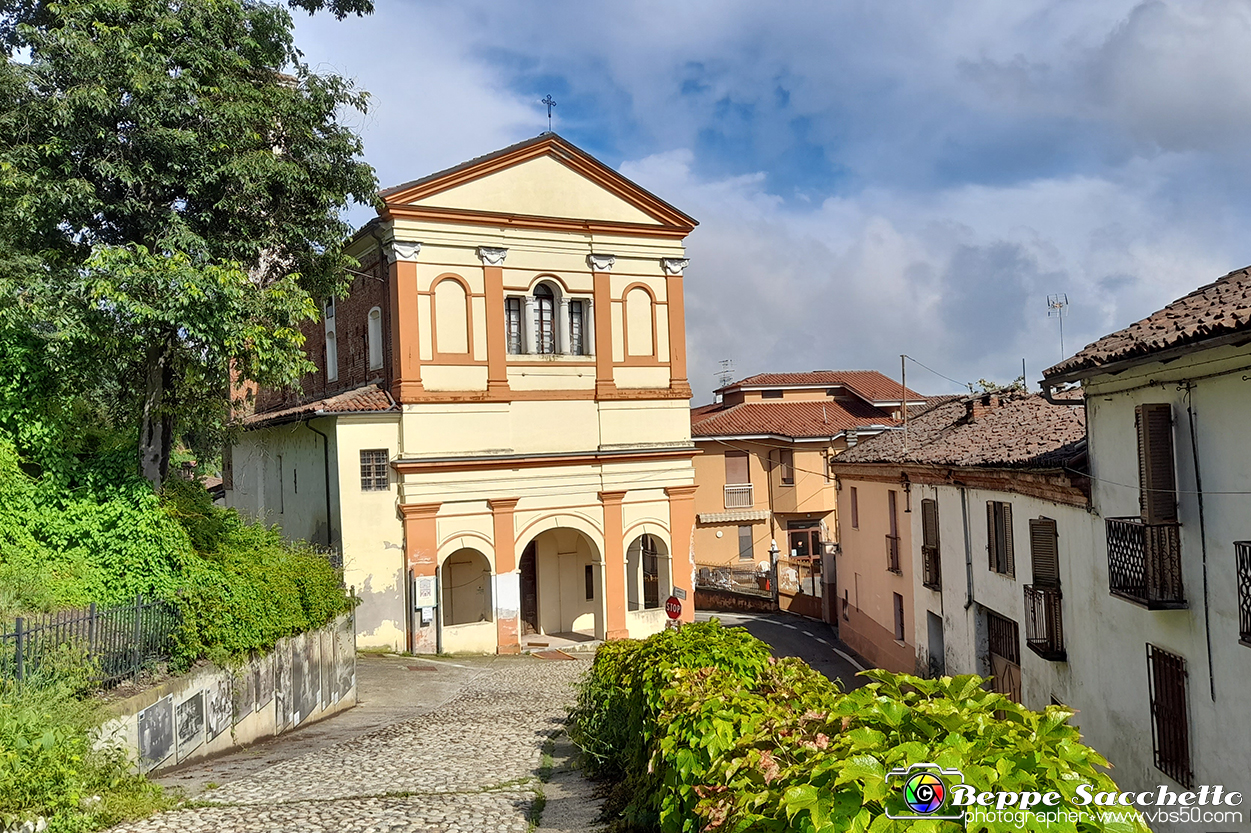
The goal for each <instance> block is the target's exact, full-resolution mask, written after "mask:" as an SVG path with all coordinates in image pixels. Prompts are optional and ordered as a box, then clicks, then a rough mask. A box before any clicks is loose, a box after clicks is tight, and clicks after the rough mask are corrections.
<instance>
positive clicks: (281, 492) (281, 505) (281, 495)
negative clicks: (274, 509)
mask: <svg viewBox="0 0 1251 833" xmlns="http://www.w3.org/2000/svg"><path fill="white" fill-rule="evenodd" d="M284 492H286V488H285V484H284V482H283V479H282V455H281V454H279V455H278V514H279V515H281V514H282V513H283V511H284V507H285V505H286V500H285V495H284Z"/></svg>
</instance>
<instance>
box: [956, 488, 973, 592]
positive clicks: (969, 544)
mask: <svg viewBox="0 0 1251 833" xmlns="http://www.w3.org/2000/svg"><path fill="white" fill-rule="evenodd" d="M958 488H959V489H960V516H961V518H962V519H963V520H964V577H965V582H966V584H967V587H966V591H965V597H964V609H965V610H968V609H969V608H971V607H972V606H973V539H972V537H970V533H969V493H968V491H967V490H966V489H965V487H963V486H959V487H958Z"/></svg>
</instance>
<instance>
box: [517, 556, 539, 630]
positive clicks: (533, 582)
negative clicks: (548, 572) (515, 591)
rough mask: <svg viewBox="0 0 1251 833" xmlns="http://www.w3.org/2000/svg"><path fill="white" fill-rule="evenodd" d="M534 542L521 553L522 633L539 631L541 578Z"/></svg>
mask: <svg viewBox="0 0 1251 833" xmlns="http://www.w3.org/2000/svg"><path fill="white" fill-rule="evenodd" d="M534 550H535V547H534V542H533V541H531V542H530V543H529V544H527V545H526V549H525V552H523V553H522V554H521V565H520V568H521V635H522V636H528V635H530V634H532V633H538V632H539V579H538V570H537V567H536V564H535V560H536V559H535V554H534Z"/></svg>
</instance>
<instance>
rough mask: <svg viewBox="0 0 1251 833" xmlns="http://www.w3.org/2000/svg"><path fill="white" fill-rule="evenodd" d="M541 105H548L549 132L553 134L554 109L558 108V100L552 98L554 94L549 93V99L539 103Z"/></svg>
mask: <svg viewBox="0 0 1251 833" xmlns="http://www.w3.org/2000/svg"><path fill="white" fill-rule="evenodd" d="M539 104H546V105H547V132H548V133H551V132H552V108H553V107H555V106H556V99H554V98H552V94H551V93H548V94H547V98H544V99H542V100H541V101H539Z"/></svg>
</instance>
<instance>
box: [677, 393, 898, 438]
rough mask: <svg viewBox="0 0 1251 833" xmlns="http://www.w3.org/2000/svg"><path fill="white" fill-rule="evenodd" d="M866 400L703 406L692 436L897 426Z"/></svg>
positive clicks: (823, 433)
mask: <svg viewBox="0 0 1251 833" xmlns="http://www.w3.org/2000/svg"><path fill="white" fill-rule="evenodd" d="M897 424H898V422H897V421H896V420H893V419H891V418H890V417H889V416H888V415H887V414H885V413H883V412H882V411H881V410H879V409H877V408H874V407H873V406H872V405H870V404H868V403H867V402H864V403H862V402H836V401H834V400H829V399H817V400H809V401H799V402H742V403H740V404H738V405H731V406H728V407H727V406H725V405H724V404H715V405H704V406H702V407H699V408H696V409H694V410H692V411H691V435H692V436H693V437H695V438H696V439H698V438H700V437H720V436H734V435H754V434H775V435H778V436H782V437H794V438H798V437H833V436H835V435H837V434H840V433H842V432H843V431H846V430H848V429H849V428H859V427H867V426H870V425H897Z"/></svg>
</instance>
